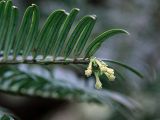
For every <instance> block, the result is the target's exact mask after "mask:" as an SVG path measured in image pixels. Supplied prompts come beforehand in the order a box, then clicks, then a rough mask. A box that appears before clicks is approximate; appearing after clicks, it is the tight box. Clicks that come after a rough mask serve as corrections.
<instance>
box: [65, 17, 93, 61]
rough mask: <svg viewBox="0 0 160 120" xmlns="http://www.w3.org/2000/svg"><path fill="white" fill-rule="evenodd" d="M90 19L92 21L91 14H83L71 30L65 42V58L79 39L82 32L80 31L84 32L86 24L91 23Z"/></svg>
mask: <svg viewBox="0 0 160 120" xmlns="http://www.w3.org/2000/svg"><path fill="white" fill-rule="evenodd" d="M91 21H93V16H85V17H83V18H82V19H81V20H80V21H79V23H78V24H77V25H76V27H75V29H74V31H73V32H72V34H71V36H70V38H69V40H68V42H67V45H66V49H65V50H64V56H65V58H66V57H68V56H69V55H70V54H71V52H72V51H73V49H74V47H75V45H76V43H77V42H78V40H79V37H80V35H81V34H82V32H83V33H84V29H85V28H86V26H87V25H88V24H90V23H91ZM77 45H78V44H77Z"/></svg>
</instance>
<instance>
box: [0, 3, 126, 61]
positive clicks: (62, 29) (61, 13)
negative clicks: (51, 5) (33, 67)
mask: <svg viewBox="0 0 160 120" xmlns="http://www.w3.org/2000/svg"><path fill="white" fill-rule="evenodd" d="M78 13H79V9H77V8H74V9H72V10H71V12H70V13H67V12H66V11H65V10H61V9H59V10H56V11H54V12H53V13H51V14H50V15H49V17H48V18H47V20H46V21H45V23H44V25H43V26H42V28H39V19H40V12H39V8H38V6H37V5H35V4H32V5H31V6H29V7H28V8H27V9H26V11H25V13H24V16H23V18H22V20H21V22H20V25H19V24H18V23H19V17H18V16H19V12H18V8H17V7H15V6H13V5H12V1H11V0H8V1H4V0H1V2H0V24H1V26H0V36H1V39H0V51H1V52H2V56H3V61H6V60H16V59H17V57H18V56H21V57H22V60H26V59H27V58H28V56H30V57H31V56H32V59H37V58H41V60H44V59H45V58H46V57H47V56H51V57H52V58H53V60H54V59H56V58H57V57H63V58H64V59H66V58H78V57H82V58H90V57H91V56H93V54H94V53H95V52H96V51H97V49H98V48H99V47H100V46H101V44H102V43H103V42H104V41H105V40H106V39H107V38H109V37H112V36H113V35H116V34H120V33H127V34H128V32H127V31H125V30H122V29H112V30H109V31H105V32H104V33H102V34H100V35H99V36H98V37H96V38H95V39H94V40H91V41H90V40H89V37H90V34H91V32H92V29H93V27H94V25H95V22H96V16H95V15H87V16H84V17H83V18H82V19H81V20H80V21H79V22H78V23H77V25H76V27H75V28H72V26H73V23H74V20H75V18H76V16H77V14H78ZM71 29H73V31H72V32H71Z"/></svg>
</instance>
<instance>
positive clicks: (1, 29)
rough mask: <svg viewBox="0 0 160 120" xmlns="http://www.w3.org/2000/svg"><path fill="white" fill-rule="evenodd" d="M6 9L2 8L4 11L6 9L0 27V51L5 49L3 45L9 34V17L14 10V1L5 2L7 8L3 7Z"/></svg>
mask: <svg viewBox="0 0 160 120" xmlns="http://www.w3.org/2000/svg"><path fill="white" fill-rule="evenodd" d="M1 7H2V8H3V6H1ZM3 9H4V10H2V12H3V11H4V13H3V15H2V19H1V20H2V24H1V27H0V36H1V39H0V51H1V50H3V47H4V46H3V45H4V41H5V37H6V35H7V34H8V33H7V30H8V27H10V26H8V25H9V19H10V17H11V11H12V2H11V1H10V0H9V1H7V2H6V4H5V8H3Z"/></svg>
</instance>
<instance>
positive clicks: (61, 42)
mask: <svg viewBox="0 0 160 120" xmlns="http://www.w3.org/2000/svg"><path fill="white" fill-rule="evenodd" d="M78 12H79V9H77V8H74V9H72V10H71V13H70V14H69V16H68V17H67V18H66V20H65V22H64V24H63V25H62V29H61V31H60V33H59V35H58V40H57V41H56V43H55V44H56V46H55V48H54V51H55V53H54V57H57V56H59V55H60V54H61V52H62V49H63V46H64V43H65V40H66V39H67V35H68V33H69V31H70V28H71V26H72V24H73V22H74V20H75V18H76V15H77V14H78Z"/></svg>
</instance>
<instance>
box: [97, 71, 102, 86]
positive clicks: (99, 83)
mask: <svg viewBox="0 0 160 120" xmlns="http://www.w3.org/2000/svg"><path fill="white" fill-rule="evenodd" d="M95 77H96V84H95V88H96V89H101V88H102V83H101V81H100V79H99V76H98V74H97V73H95Z"/></svg>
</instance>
